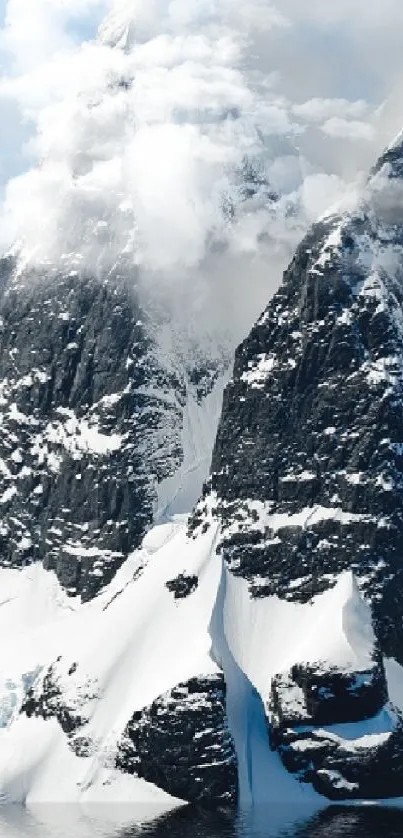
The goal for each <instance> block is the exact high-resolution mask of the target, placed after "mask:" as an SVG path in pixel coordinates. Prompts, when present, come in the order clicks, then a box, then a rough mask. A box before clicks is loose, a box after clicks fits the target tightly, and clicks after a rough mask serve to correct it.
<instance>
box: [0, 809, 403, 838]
mask: <svg viewBox="0 0 403 838" xmlns="http://www.w3.org/2000/svg"><path fill="white" fill-rule="evenodd" d="M0 836H1V838H403V810H401V809H393V808H382V807H378V806H367V807H363V808H355V807H336V806H332V807H329V808H327V809H324V810H322V811H321V812H319V813H316V814H314V815H313V814H312V812H310V811H308V810H306V809H305V810H303V809H302V810H301V809H293V808H292V807H284V806H282V807H281V806H278V807H275V806H274V807H268V808H264V809H256V810H253V811H249V812H246V813H238V814H237V813H231V812H225V811H218V812H217V811H215V812H212V811H203V810H200V809H196V808H192V807H184V808H182V809H179V810H176V811H174V812H170V813H169V814H165V815H161V814H160V813H158V812H157V811H156V810H154V811H152V810H150V809H149V808H147V809H144V810H142V809H139V808H138V807H136V809H135V810H133V809H130V808H125V807H121V806H116V807H102V806H101V807H93V808H88V809H87V808H86V809H80V808H78V807H74V806H43V807H40V808H35V809H34V810H31V811H28V810H25V809H22V808H19V807H17V806H15V807H9V808H8V807H4V808H2V809H0Z"/></svg>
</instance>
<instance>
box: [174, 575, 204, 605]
mask: <svg viewBox="0 0 403 838" xmlns="http://www.w3.org/2000/svg"><path fill="white" fill-rule="evenodd" d="M198 584H199V579H198V577H197V576H186V575H185V574H184V573H181V574H180V575H179V576H177V577H176V579H171V580H170V581H169V582H167V583H166V586H167V588H168V591H171V592H172V593H173V595H174V597H175V599H186V597H188V596H190V594H193V593H194V592H195V591H196V590H197V587H198Z"/></svg>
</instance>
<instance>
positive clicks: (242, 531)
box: [190, 144, 403, 799]
mask: <svg viewBox="0 0 403 838" xmlns="http://www.w3.org/2000/svg"><path fill="white" fill-rule="evenodd" d="M402 159H403V146H402V144H400V145H399V144H398V145H397V146H396V147H394V148H391V149H389V150H388V151H387V152H386V153H385V155H384V156H383V157H382V158H381V160H380V161H379V164H378V166H377V167H376V168H375V169H374V172H373V173H372V175H371V179H370V181H369V183H368V187H367V191H366V193H365V196H364V197H363V198H362V200H361V202H360V204H359V205H358V206H357V208H356V209H355V210H354V211H352V212H350V213H346V214H345V215H343V216H331V217H329V218H327V219H326V220H324V221H322V222H320V223H318V224H316V225H315V226H314V227H313V229H312V230H311V232H310V233H309V234H308V235H307V237H306V238H305V240H304V241H303V242H302V244H301V246H300V247H299V249H298V251H297V253H296V256H295V258H294V260H293V261H292V263H291V265H290V267H289V268H288V270H287V271H286V272H285V275H284V280H283V284H282V286H281V287H280V289H279V291H278V293H277V294H276V295H275V296H274V298H273V300H272V301H271V302H270V304H269V306H268V307H267V309H266V311H265V312H264V314H263V315H262V316H261V318H260V319H259V321H258V322H257V324H256V325H255V327H254V328H253V329H252V332H251V333H250V335H249V337H248V338H247V339H246V340H245V341H244V343H243V344H242V345H241V346H240V348H239V349H238V351H237V354H236V361H235V371H234V377H233V380H232V382H231V383H230V384H229V386H228V387H227V390H226V392H225V395H224V407H223V414H222V419H221V423H220V426H219V430H218V436H217V441H216V446H215V450H214V454H213V463H212V472H211V478H210V481H209V483H208V484H207V485H206V486H205V490H204V494H203V497H202V499H201V501H200V502H199V504H198V506H197V508H196V510H195V513H194V515H193V517H192V519H191V522H190V532H191V533H194V534H196V533H199V532H200V530H201V529H202V528H203V527H204V528H205V527H206V526H208V525H209V521H210V520H211V517H213V518H214V519H218V520H219V522H220V523H221V532H222V535H221V539H220V543H219V544H218V552H221V553H222V554H223V557H224V560H225V561H226V563H227V566H228V568H229V569H230V571H231V572H232V573H233V574H234V575H235V576H239V577H242V578H243V579H245V580H247V582H248V584H249V589H250V592H251V595H252V596H253V597H256V598H264V597H268V596H272V595H275V596H278V597H280V598H281V599H285V600H289V601H292V602H297V603H304V604H306V605H307V604H308V603H309V602H312V601H313V599H314V598H315V597H316V596H318V595H319V594H321V593H323V592H325V591H326V590H328V589H329V588H331V587H333V586H334V585H335V584H336V581H337V580H338V579H339V578H340V574H341V573H343V572H345V571H350V572H352V573H353V576H354V578H355V579H356V581H357V584H358V587H359V589H360V591H361V594H362V595H363V596H364V598H365V599H366V601H367V602H368V603H369V605H370V606H371V611H372V617H373V624H374V629H375V635H376V642H377V644H379V650H377V651H376V654H375V656H374V659H373V660H374V664H373V667H370V668H369V669H368V671H360V672H354V671H349V670H348V669H347V670H345V671H338V670H337V668H335V667H333V666H332V664H331V661H330V662H328V663H318V664H317V665H316V664H315V665H312V664H309V665H308V664H307V663H304V661H298V660H297V659H296V661H295V665H294V666H293V667H292V668H291V671H289V672H284V673H282V674H281V675H279V676H277V677H276V678H274V680H273V684H272V689H271V703H270V707H268V708H267V714H268V724H269V731H270V739H271V743H272V747H273V748H275V749H278V751H279V753H280V756H281V758H282V760H283V762H284V764H285V766H286V767H287V768H288V770H290V771H291V772H293V773H296V774H297V775H298V776H299V778H300V779H301V780H302V781H304V782H310V783H312V784H313V785H314V786H315V788H316V789H317V790H318V791H319V792H320V793H322V794H324V795H326V796H328V797H330V798H332V799H344V798H349V797H358V798H359V797H382V796H385V797H389V796H396V795H401V794H402V793H403V786H402V778H403V758H402V744H403V739H402V736H403V727H402V719H401V717H400V714H399V713H398V712H397V711H396V710H395V709H394V708H392V707H391V706H390V703H389V696H388V689H387V684H386V680H385V675H384V668H383V663H382V656H385V657H392V658H395V659H396V660H397V661H398V662H400V663H401V664H402V663H403V623H402V619H401V614H402V611H403V568H402V562H401V557H402V553H403V504H402V489H403V215H402V212H401V201H400V205H399V197H398V196H400V194H401V192H400V191H399V189H401V177H402V175H403V167H402ZM307 607H308V605H307ZM329 630H330V631H331V626H329ZM378 716H379V718H383V717H384V716H387V718H388V719H389V722H388V724H386V727H385V728H382V726H381V730H382V733H381V734H379V735H372V734H371V735H369V733H368V735H366V733H365V731H368V732H370V731H373V730H377V724H378V721H377V720H378ZM347 723H348V725H349V726H350V733H349V734H348V733H347V732H346V731H344V732H343V731H342V732H340V731H339V732H337V731H336V730H335V726H340V725H341V726H342V727H343V725H345V724H347ZM323 725H327V726H328V727H329V729H328V730H327V729H326V730H323V729H322V728H321V726H323Z"/></svg>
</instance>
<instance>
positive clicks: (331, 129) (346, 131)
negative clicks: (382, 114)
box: [322, 116, 375, 142]
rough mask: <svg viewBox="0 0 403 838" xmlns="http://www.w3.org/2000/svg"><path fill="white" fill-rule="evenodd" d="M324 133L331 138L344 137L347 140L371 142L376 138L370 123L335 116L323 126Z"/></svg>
mask: <svg viewBox="0 0 403 838" xmlns="http://www.w3.org/2000/svg"><path fill="white" fill-rule="evenodd" d="M322 131H323V133H324V134H328V135H329V136H330V137H342V138H345V139H347V140H368V141H369V142H371V141H372V140H373V139H374V137H375V129H374V127H373V125H371V124H370V123H369V122H362V121H359V120H355V119H352V120H348V119H343V117H340V116H333V117H332V118H331V119H328V120H327V121H326V122H325V123H324V125H322Z"/></svg>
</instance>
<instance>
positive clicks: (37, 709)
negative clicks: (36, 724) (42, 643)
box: [20, 658, 99, 757]
mask: <svg viewBox="0 0 403 838" xmlns="http://www.w3.org/2000/svg"><path fill="white" fill-rule="evenodd" d="M64 668H65V667H64V662H63V661H62V659H61V658H58V660H57V661H56V663H55V664H53V665H52V666H50V667H49V669H48V670H47V671H46V672H45V673H44V674H43V675H42V676H40V677H39V678H37V680H36V681H35V683H34V684H33V686H32V687H30V689H29V690H28V691H27V694H26V696H25V699H24V701H23V704H22V706H21V710H20V712H21V713H22V714H24V713H25V715H26V716H28V718H31V717H32V716H37V717H40V718H42V719H45V720H49V719H56V720H57V721H58V723H59V725H60V727H61V728H62V730H63V732H64V733H65V734H66V739H67V743H68V745H69V747H70V748H71V749H72V750H73V751H74V753H75V754H76V756H79V757H87V756H90V755H91V754H92V753H94V743H93V742H92V741H91V739H90V738H89V737H88V736H86V734H85V726H86V725H87V723H88V718H87V715H86V712H85V709H84V708H85V707H87V709H88V707H89V706H90V705H91V703H93V702H96V701H97V699H98V698H99V695H98V692H97V689H96V685H95V684H91V683H89V682H84V683H80V681H79V679H77V665H76V664H72V665H71V666H69V667H68V669H67V671H66V672H63V669H64Z"/></svg>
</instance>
